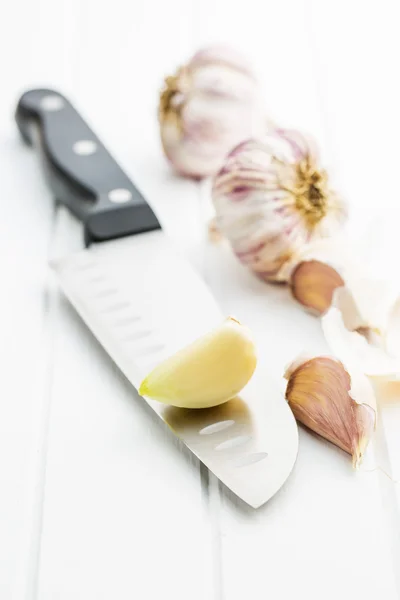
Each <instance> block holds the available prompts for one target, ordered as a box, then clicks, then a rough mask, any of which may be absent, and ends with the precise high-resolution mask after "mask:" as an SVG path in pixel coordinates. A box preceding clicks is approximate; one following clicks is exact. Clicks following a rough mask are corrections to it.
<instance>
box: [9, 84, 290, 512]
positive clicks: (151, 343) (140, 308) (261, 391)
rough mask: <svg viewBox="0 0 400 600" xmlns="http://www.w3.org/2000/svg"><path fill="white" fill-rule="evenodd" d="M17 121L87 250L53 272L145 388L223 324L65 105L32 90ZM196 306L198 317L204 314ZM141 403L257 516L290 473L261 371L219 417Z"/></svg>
mask: <svg viewBox="0 0 400 600" xmlns="http://www.w3.org/2000/svg"><path fill="white" fill-rule="evenodd" d="M15 117H16V122H17V125H18V128H19V130H20V132H21V135H22V137H23V139H24V140H25V141H26V142H27V143H28V144H30V145H35V146H36V147H37V149H38V151H39V154H40V157H41V161H42V165H43V168H44V173H45V175H46V179H47V182H48V184H49V187H50V190H51V192H52V194H53V196H54V198H55V199H56V202H57V203H59V204H62V205H65V206H66V207H67V208H68V209H69V210H70V211H71V212H72V213H73V214H74V215H75V216H76V217H77V218H78V219H79V220H80V221H82V229H83V241H84V243H82V246H85V249H83V250H81V251H78V252H74V253H72V254H71V255H68V256H66V257H63V258H61V259H58V260H57V261H56V262H55V263H53V265H52V266H53V268H54V270H55V272H56V274H57V278H58V281H59V284H60V287H61V289H62V290H63V292H64V294H65V295H66V297H67V298H68V299H69V301H70V302H71V303H72V305H73V306H74V308H75V310H76V311H77V312H78V314H79V315H80V316H81V317H82V319H83V320H84V321H85V323H86V325H87V326H88V327H89V328H90V329H91V331H92V333H93V334H94V335H95V337H96V338H97V339H98V341H99V342H100V343H101V344H102V345H103V347H104V348H105V350H106V351H107V353H108V354H109V356H110V357H111V358H112V359H113V360H114V362H115V363H116V364H117V366H118V367H119V368H120V369H121V371H122V372H123V373H124V375H125V376H126V377H127V379H128V380H129V381H130V382H131V383H132V384H133V386H134V387H135V388H136V389H137V388H138V386H139V384H140V382H141V380H142V379H143V377H144V376H145V375H146V374H147V373H148V372H149V371H150V370H151V369H152V368H153V367H154V366H155V365H156V364H157V363H158V362H160V361H161V360H163V359H164V358H166V357H167V356H168V355H171V354H172V353H173V352H175V351H176V350H178V349H179V348H181V347H183V346H185V345H186V344H188V343H190V342H191V341H193V340H194V339H196V338H197V337H199V336H200V335H202V334H204V333H206V332H207V331H209V330H210V329H211V328H212V327H214V326H216V325H217V324H219V323H220V322H221V320H222V319H223V315H222V313H221V311H220V309H219V308H218V306H217V304H216V302H215V300H214V298H213V296H212V294H211V292H210V290H209V289H208V288H207V286H206V285H205V283H204V281H203V280H202V279H201V278H200V276H199V275H198V274H197V273H196V272H195V271H194V269H193V268H192V267H191V265H190V264H189V263H188V261H187V260H186V259H185V257H183V256H182V255H181V254H180V253H179V252H178V251H177V249H176V248H175V247H174V244H173V243H172V242H171V240H169V239H168V237H167V236H166V234H165V232H164V231H163V230H162V227H161V225H160V223H159V221H158V219H157V216H156V214H155V213H154V211H153V209H152V208H151V206H150V205H149V204H148V203H147V202H146V200H145V199H144V197H143V195H142V194H141V193H140V191H139V190H138V189H137V187H136V186H135V185H134V184H133V182H132V181H131V180H130V179H129V178H128V176H127V175H126V174H125V173H124V172H123V171H122V169H121V168H120V167H119V165H118V164H117V162H116V161H115V160H114V159H113V157H112V156H111V154H110V153H109V152H108V151H107V150H106V148H105V147H104V145H103V144H102V142H101V141H100V140H99V138H98V137H97V136H96V135H95V133H94V132H93V131H92V130H91V129H90V128H89V126H88V125H87V123H86V122H85V121H84V120H83V118H82V117H81V116H80V115H79V114H78V112H77V111H76V110H75V108H74V107H73V106H72V104H71V103H70V102H69V101H68V100H67V98H65V96H63V95H61V94H60V93H59V92H57V91H54V90H48V89H35V90H30V91H28V92H26V93H25V94H24V95H23V96H22V97H21V98H20V100H19V102H18V106H17V109H16V115H15ZM193 307H199V308H197V309H196V311H195V314H194V311H193ZM267 390H269V395H270V397H268V394H267ZM143 400H144V401H146V402H147V403H148V404H149V405H150V406H151V408H152V409H153V410H154V411H155V412H156V413H157V415H158V416H159V417H160V418H161V419H162V420H163V421H164V422H165V423H166V425H167V426H169V428H170V429H171V430H172V431H173V432H174V433H175V435H177V436H178V437H179V438H180V439H181V440H182V441H183V442H184V444H186V446H188V448H189V449H190V450H191V451H192V452H193V453H194V454H195V455H196V456H197V457H198V458H199V459H200V460H201V461H202V462H203V463H204V464H205V465H206V466H207V467H208V468H209V469H210V470H211V471H212V472H213V473H214V474H215V475H216V476H217V477H218V478H219V479H220V480H221V481H222V482H223V483H224V484H225V485H226V486H227V487H229V488H230V489H231V490H232V491H233V492H234V493H235V494H236V495H237V496H239V497H240V498H241V499H242V500H244V501H245V502H247V503H248V504H250V505H251V506H253V507H255V508H256V507H259V506H261V505H262V504H264V503H265V502H266V501H267V500H268V499H269V498H271V496H273V495H274V494H275V493H276V492H277V491H278V489H279V488H280V487H281V486H282V485H283V483H284V481H285V480H286V479H287V477H288V476H289V474H290V472H291V470H292V468H293V465H294V462H295V460H296V456H297V449H298V432H297V426H296V423H295V420H294V418H293V415H292V413H291V411H290V409H289V407H288V406H287V404H286V402H285V401H284V399H283V398H282V395H281V393H280V391H279V390H276V391H275V392H274V393H272V390H271V384H270V383H269V384H268V382H266V381H265V380H264V377H263V376H262V375H261V374H259V373H257V372H256V375H255V376H254V377H253V379H252V381H251V382H250V383H249V384H248V386H247V387H246V389H245V391H244V393H243V395H242V396H241V397H240V398H235V399H234V400H231V401H229V402H227V403H225V404H224V405H222V406H218V407H215V408H210V409H204V410H185V409H178V408H174V407H169V406H165V405H163V404H160V403H158V402H154V401H152V400H150V399H148V398H144V399H143Z"/></svg>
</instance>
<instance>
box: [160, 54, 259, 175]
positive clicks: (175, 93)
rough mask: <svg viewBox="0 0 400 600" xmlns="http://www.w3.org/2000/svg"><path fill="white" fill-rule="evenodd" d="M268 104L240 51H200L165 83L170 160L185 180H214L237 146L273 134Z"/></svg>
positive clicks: (163, 124) (164, 126) (164, 134)
mask: <svg viewBox="0 0 400 600" xmlns="http://www.w3.org/2000/svg"><path fill="white" fill-rule="evenodd" d="M262 104H263V102H262V97H261V93H260V88H259V85H258V83H257V81H256V79H255V77H254V75H253V73H252V71H251V69H250V67H249V66H248V65H247V63H246V61H245V59H244V58H243V57H242V56H241V55H240V54H239V53H238V52H236V51H235V50H233V49H230V48H227V47H217V46H216V47H210V48H205V49H203V50H200V51H199V52H197V53H196V54H195V55H194V56H193V57H192V59H191V60H190V61H189V62H188V64H186V65H185V66H183V67H181V68H180V69H178V71H177V72H176V73H175V75H172V76H169V77H167V78H166V79H165V86H164V88H163V90H162V91H161V95H160V103H159V111H158V116H159V123H160V135H161V142H162V146H163V149H164V153H165V155H166V156H167V158H168V159H169V161H170V162H171V164H172V165H173V166H174V168H175V169H176V171H177V172H179V173H180V174H182V175H186V176H189V177H194V178H201V177H205V176H208V175H213V174H214V173H216V172H217V171H218V169H220V168H221V166H222V164H223V161H224V158H225V156H226V154H227V153H228V152H229V151H230V150H231V149H232V148H233V147H234V146H235V145H236V144H238V143H239V142H241V141H242V140H244V139H248V138H249V137H253V136H257V135H261V134H263V133H264V131H265V130H266V129H267V126H268V122H267V120H266V117H265V114H264V109H263V106H262Z"/></svg>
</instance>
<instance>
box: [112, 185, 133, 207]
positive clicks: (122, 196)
mask: <svg viewBox="0 0 400 600" xmlns="http://www.w3.org/2000/svg"><path fill="white" fill-rule="evenodd" d="M108 198H109V200H111V202H115V204H124V202H129V200H130V199H131V198H132V193H131V192H130V191H129V190H127V189H125V188H115V189H114V190H111V192H109V193H108Z"/></svg>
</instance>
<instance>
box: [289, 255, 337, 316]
mask: <svg viewBox="0 0 400 600" xmlns="http://www.w3.org/2000/svg"><path fill="white" fill-rule="evenodd" d="M342 286H344V280H343V278H342V277H341V276H340V274H339V273H338V272H337V271H336V269H334V268H333V267H331V266H330V265H328V264H326V263H323V262H321V261H319V260H304V261H302V262H300V263H299V264H298V265H297V267H295V269H294V271H293V273H292V275H291V277H290V289H291V291H292V295H293V297H294V298H295V299H296V300H297V302H299V303H300V304H302V305H303V306H304V307H305V308H306V309H307V310H309V311H310V312H312V313H313V314H316V315H323V314H324V313H325V312H326V311H327V310H328V309H329V308H330V306H331V304H332V298H333V293H334V291H335V290H336V289H337V288H339V287H342Z"/></svg>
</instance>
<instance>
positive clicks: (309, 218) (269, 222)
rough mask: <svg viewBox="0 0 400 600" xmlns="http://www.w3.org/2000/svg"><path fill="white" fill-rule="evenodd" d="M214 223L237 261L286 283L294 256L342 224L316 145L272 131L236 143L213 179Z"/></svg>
mask: <svg viewBox="0 0 400 600" xmlns="http://www.w3.org/2000/svg"><path fill="white" fill-rule="evenodd" d="M212 198H213V203H214V207H215V211H216V223H217V226H218V229H219V230H220V231H221V233H222V234H223V236H224V237H225V238H227V239H228V240H229V242H230V244H231V246H232V248H233V251H234V252H235V254H236V256H237V257H238V258H239V260H240V261H241V262H242V263H244V264H245V265H247V266H248V267H249V268H250V269H252V270H253V271H254V272H255V273H257V275H258V276H260V277H261V278H263V279H265V280H267V281H288V280H289V278H290V270H288V269H286V266H287V265H288V264H291V262H292V261H293V258H294V257H296V256H297V255H298V253H299V252H300V250H302V249H304V248H305V247H306V246H308V245H309V244H311V243H314V242H315V241H316V240H319V239H323V238H324V237H328V236H331V235H332V234H333V232H334V231H336V230H337V229H338V228H339V227H340V226H341V225H342V223H343V222H344V220H345V219H346V216H347V211H346V207H345V204H344V202H343V200H342V199H341V198H340V197H339V196H338V194H337V193H336V192H335V191H334V190H333V189H332V188H331V186H330V183H329V180H328V175H327V173H326V171H325V170H324V169H323V168H322V167H321V165H320V162H319V157H318V151H317V148H316V145H315V143H314V141H313V140H312V139H311V138H309V137H307V136H305V135H303V134H301V133H300V132H298V131H295V130H283V129H275V130H273V131H270V132H268V133H267V134H266V135H265V136H264V137H263V138H262V140H250V141H247V142H244V143H242V144H239V146H237V147H236V148H235V149H234V150H232V151H231V153H230V154H229V155H228V156H227V158H226V160H225V164H224V166H223V168H222V169H221V170H220V171H219V173H218V174H217V175H216V177H215V178H214V183H213V189H212Z"/></svg>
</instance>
